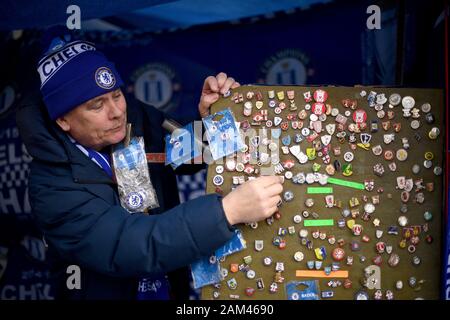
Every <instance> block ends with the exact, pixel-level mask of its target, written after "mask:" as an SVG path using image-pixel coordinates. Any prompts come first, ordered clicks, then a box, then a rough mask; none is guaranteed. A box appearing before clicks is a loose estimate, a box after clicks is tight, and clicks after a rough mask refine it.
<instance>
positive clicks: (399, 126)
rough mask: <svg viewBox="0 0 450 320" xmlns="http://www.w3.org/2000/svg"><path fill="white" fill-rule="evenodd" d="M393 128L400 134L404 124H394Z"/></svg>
mask: <svg viewBox="0 0 450 320" xmlns="http://www.w3.org/2000/svg"><path fill="white" fill-rule="evenodd" d="M393 127H394V131H395V132H400V130H401V129H402V124H401V123H400V122H395V123H394V124H393Z"/></svg>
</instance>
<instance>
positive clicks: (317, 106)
mask: <svg viewBox="0 0 450 320" xmlns="http://www.w3.org/2000/svg"><path fill="white" fill-rule="evenodd" d="M325 111H326V106H325V104H323V103H321V102H315V103H314V104H313V105H312V112H313V113H314V114H315V115H316V116H320V115H322V114H324V113H325Z"/></svg>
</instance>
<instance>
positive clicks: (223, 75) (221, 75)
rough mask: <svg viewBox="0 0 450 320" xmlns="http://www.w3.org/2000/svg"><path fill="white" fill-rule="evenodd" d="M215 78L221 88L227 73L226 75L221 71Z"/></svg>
mask: <svg viewBox="0 0 450 320" xmlns="http://www.w3.org/2000/svg"><path fill="white" fill-rule="evenodd" d="M216 79H217V84H218V86H219V88H222V87H223V85H224V84H225V81H226V80H227V75H226V73H224V72H221V73H219V74H218V75H217V76H216ZM216 92H217V91H216Z"/></svg>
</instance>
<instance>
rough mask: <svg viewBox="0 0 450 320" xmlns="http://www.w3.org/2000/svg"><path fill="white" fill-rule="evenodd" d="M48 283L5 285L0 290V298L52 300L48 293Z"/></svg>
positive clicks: (49, 288)
mask: <svg viewBox="0 0 450 320" xmlns="http://www.w3.org/2000/svg"><path fill="white" fill-rule="evenodd" d="M50 290H51V286H50V284H47V283H46V284H43V283H40V282H38V283H34V284H31V285H24V284H21V285H18V286H15V285H10V284H8V285H5V286H4V287H3V288H2V291H1V292H0V300H54V297H53V296H52V295H51V294H50Z"/></svg>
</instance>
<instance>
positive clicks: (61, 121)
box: [56, 116, 70, 132]
mask: <svg viewBox="0 0 450 320" xmlns="http://www.w3.org/2000/svg"><path fill="white" fill-rule="evenodd" d="M56 123H57V124H58V126H59V127H60V128H61V129H62V130H63V131H65V132H68V131H69V130H70V124H69V121H67V119H66V117H64V116H62V117H59V118H58V119H56Z"/></svg>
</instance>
